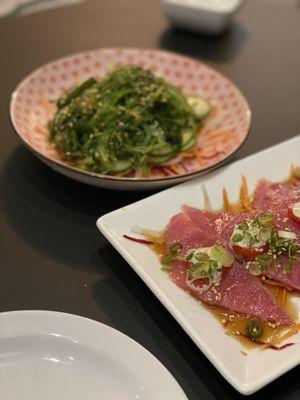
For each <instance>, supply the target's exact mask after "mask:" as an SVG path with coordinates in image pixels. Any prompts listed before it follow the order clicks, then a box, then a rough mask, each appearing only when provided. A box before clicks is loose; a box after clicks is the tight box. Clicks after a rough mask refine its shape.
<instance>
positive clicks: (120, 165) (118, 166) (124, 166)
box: [110, 160, 131, 172]
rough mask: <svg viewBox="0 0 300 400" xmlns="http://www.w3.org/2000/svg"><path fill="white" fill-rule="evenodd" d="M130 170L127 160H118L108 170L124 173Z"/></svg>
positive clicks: (129, 163)
mask: <svg viewBox="0 0 300 400" xmlns="http://www.w3.org/2000/svg"><path fill="white" fill-rule="evenodd" d="M130 168H131V161H129V160H119V161H117V162H116V163H115V165H114V166H113V167H112V168H111V169H110V172H124V171H127V170H128V169H130Z"/></svg>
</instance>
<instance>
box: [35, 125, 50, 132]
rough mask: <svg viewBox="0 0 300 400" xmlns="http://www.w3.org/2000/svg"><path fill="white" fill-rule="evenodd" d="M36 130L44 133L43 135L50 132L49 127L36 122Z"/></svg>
mask: <svg viewBox="0 0 300 400" xmlns="http://www.w3.org/2000/svg"><path fill="white" fill-rule="evenodd" d="M35 130H36V131H37V132H39V133H42V134H43V135H44V134H48V131H47V129H46V128H45V127H44V126H42V125H40V124H36V126H35Z"/></svg>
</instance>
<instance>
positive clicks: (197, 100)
mask: <svg viewBox="0 0 300 400" xmlns="http://www.w3.org/2000/svg"><path fill="white" fill-rule="evenodd" d="M187 102H188V104H189V105H190V106H191V107H192V110H193V111H194V114H195V115H196V116H197V117H198V118H200V119H202V118H205V117H207V116H208V114H209V113H210V112H211V105H210V104H209V102H208V101H207V100H205V99H204V98H203V97H196V96H190V97H188V98H187Z"/></svg>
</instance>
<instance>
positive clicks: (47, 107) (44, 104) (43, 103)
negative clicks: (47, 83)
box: [39, 93, 55, 119]
mask: <svg viewBox="0 0 300 400" xmlns="http://www.w3.org/2000/svg"><path fill="white" fill-rule="evenodd" d="M39 103H40V105H41V106H42V107H43V109H44V111H45V114H46V116H47V118H49V119H50V117H52V115H53V112H54V109H55V106H54V104H51V103H50V102H49V101H48V100H47V99H46V98H45V96H44V95H43V93H41V97H40V101H39Z"/></svg>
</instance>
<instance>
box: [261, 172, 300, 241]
mask: <svg viewBox="0 0 300 400" xmlns="http://www.w3.org/2000/svg"><path fill="white" fill-rule="evenodd" d="M298 201H300V187H299V188H295V187H292V186H290V185H287V184H284V183H272V182H268V181H266V180H265V179H262V180H261V181H259V183H258V184H257V186H256V189H255V192H254V196H253V207H254V209H255V210H258V211H260V212H271V213H274V214H276V215H277V216H278V219H277V220H276V221H275V225H276V226H277V227H278V229H282V230H283V229H290V230H292V231H294V232H296V233H298V235H299V234H300V225H299V224H296V223H295V222H293V221H292V220H291V219H290V218H289V213H288V209H289V207H290V206H291V205H292V204H294V203H296V202H298Z"/></svg>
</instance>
